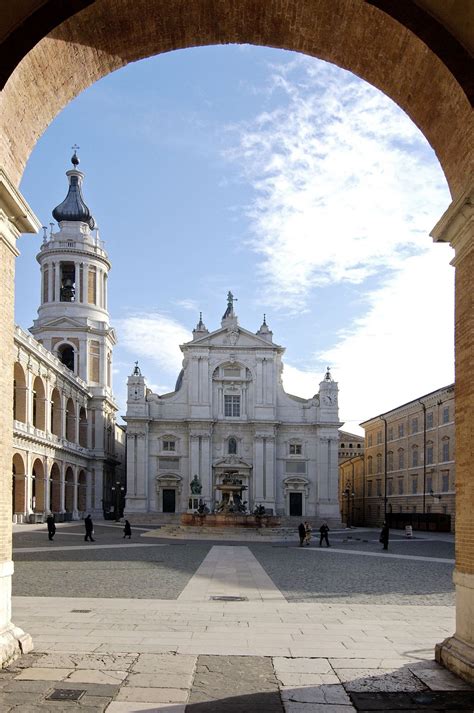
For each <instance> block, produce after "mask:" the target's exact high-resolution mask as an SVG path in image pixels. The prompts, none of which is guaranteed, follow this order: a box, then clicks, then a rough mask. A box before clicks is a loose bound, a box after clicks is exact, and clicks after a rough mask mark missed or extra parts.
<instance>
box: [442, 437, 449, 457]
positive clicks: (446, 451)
mask: <svg viewBox="0 0 474 713" xmlns="http://www.w3.org/2000/svg"><path fill="white" fill-rule="evenodd" d="M443 460H444V461H447V460H449V441H444V443H443Z"/></svg>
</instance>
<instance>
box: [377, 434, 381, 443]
mask: <svg viewBox="0 0 474 713" xmlns="http://www.w3.org/2000/svg"><path fill="white" fill-rule="evenodd" d="M380 443H382V431H377V444H380Z"/></svg>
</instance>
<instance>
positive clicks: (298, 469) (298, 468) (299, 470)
mask: <svg viewBox="0 0 474 713" xmlns="http://www.w3.org/2000/svg"><path fill="white" fill-rule="evenodd" d="M286 472H287V473H292V474H294V475H302V474H304V473H306V462H305V461H302V460H287V461H286Z"/></svg>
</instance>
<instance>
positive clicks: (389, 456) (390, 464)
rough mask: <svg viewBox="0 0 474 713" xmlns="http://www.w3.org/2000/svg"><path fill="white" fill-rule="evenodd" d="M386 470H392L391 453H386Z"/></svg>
mask: <svg viewBox="0 0 474 713" xmlns="http://www.w3.org/2000/svg"><path fill="white" fill-rule="evenodd" d="M387 470H393V453H392V451H390V453H387Z"/></svg>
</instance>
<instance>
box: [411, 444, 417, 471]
mask: <svg viewBox="0 0 474 713" xmlns="http://www.w3.org/2000/svg"><path fill="white" fill-rule="evenodd" d="M411 465H412V467H413V468H417V467H418V448H414V449H413V451H412V454H411Z"/></svg>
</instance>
